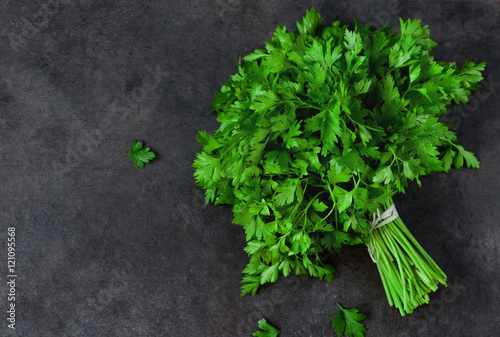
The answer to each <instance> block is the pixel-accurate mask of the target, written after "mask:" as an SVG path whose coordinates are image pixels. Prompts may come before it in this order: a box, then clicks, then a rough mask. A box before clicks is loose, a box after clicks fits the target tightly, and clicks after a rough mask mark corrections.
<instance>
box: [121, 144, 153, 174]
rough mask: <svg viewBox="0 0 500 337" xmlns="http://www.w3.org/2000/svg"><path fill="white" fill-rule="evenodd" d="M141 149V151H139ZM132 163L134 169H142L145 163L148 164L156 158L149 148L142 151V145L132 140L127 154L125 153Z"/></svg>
mask: <svg viewBox="0 0 500 337" xmlns="http://www.w3.org/2000/svg"><path fill="white" fill-rule="evenodd" d="M141 149H142V150H141ZM125 155H126V156H129V157H130V158H132V160H133V161H134V164H135V166H136V167H144V164H145V163H149V162H150V161H151V160H153V159H154V158H155V157H156V154H155V153H154V152H153V151H151V150H150V148H149V147H147V148H145V149H143V148H142V143H141V142H138V141H136V140H134V142H133V143H132V148H131V149H130V152H129V153H125Z"/></svg>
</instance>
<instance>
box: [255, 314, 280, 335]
mask: <svg viewBox="0 0 500 337" xmlns="http://www.w3.org/2000/svg"><path fill="white" fill-rule="evenodd" d="M259 329H261V330H264V331H256V332H254V333H253V334H252V336H254V337H277V336H278V335H279V334H280V332H281V331H280V330H278V329H276V328H275V327H274V326H272V325H271V324H269V323H268V322H267V321H266V319H265V318H262V319H260V320H259Z"/></svg>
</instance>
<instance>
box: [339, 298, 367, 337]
mask: <svg viewBox="0 0 500 337" xmlns="http://www.w3.org/2000/svg"><path fill="white" fill-rule="evenodd" d="M337 306H338V307H339V312H338V314H337V316H335V317H334V318H333V319H332V327H333V328H335V332H336V333H337V336H338V337H342V336H343V335H344V334H346V335H347V336H350V337H364V336H365V331H366V328H365V326H364V324H363V323H361V321H362V320H364V319H365V318H366V315H363V314H362V313H360V312H359V311H358V310H356V309H354V308H353V309H344V308H342V306H341V305H340V304H339V303H337Z"/></svg>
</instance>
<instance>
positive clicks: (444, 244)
mask: <svg viewBox="0 0 500 337" xmlns="http://www.w3.org/2000/svg"><path fill="white" fill-rule="evenodd" d="M311 6H314V7H315V8H316V9H317V10H318V11H319V12H320V14H321V15H322V17H323V19H324V22H325V23H327V24H328V23H331V22H332V21H333V20H338V19H340V20H341V21H342V23H343V24H352V23H353V19H354V18H358V19H359V20H361V22H362V23H363V24H371V25H374V26H376V27H381V26H382V25H385V24H393V25H395V26H396V27H397V26H398V25H399V21H398V19H399V17H402V18H404V19H406V18H421V19H422V20H423V22H424V23H425V24H427V25H429V27H430V29H431V35H432V36H433V38H434V39H435V40H436V41H437V42H438V43H439V45H438V47H437V48H436V49H435V50H434V51H433V54H432V55H434V56H435V57H436V59H437V60H445V61H455V62H457V63H458V64H460V65H461V64H463V62H464V61H465V60H471V61H474V62H482V61H486V62H487V68H486V71H485V73H484V75H485V81H484V82H483V86H482V87H481V89H479V90H478V91H477V92H476V93H475V94H474V96H473V98H472V101H471V103H470V104H469V105H468V106H461V107H452V108H451V109H450V112H449V114H448V115H447V116H446V117H445V118H444V120H446V121H448V122H453V123H454V128H453V129H454V130H455V131H456V132H457V133H458V136H459V143H460V144H463V145H464V146H465V148H466V149H468V150H470V151H473V152H474V153H476V154H477V156H478V158H479V160H480V161H481V164H482V166H481V169H480V170H469V169H461V170H452V171H450V172H449V173H448V174H446V175H445V174H435V175H433V176H431V177H426V178H423V179H422V187H421V188H418V187H417V186H416V185H415V184H412V185H411V186H410V188H409V189H408V190H407V193H406V194H405V195H402V196H398V197H397V199H396V202H397V207H398V211H399V213H400V215H401V217H402V218H403V220H404V221H405V223H406V224H407V226H408V227H409V229H410V230H411V231H412V232H413V233H414V235H415V237H416V238H417V239H418V240H419V242H420V243H421V244H422V246H423V247H424V248H425V249H426V250H427V252H428V253H429V254H430V255H431V256H432V257H433V258H434V260H435V261H436V262H437V263H438V265H440V266H441V267H442V269H443V270H444V271H445V272H446V274H447V275H448V278H449V288H448V290H445V288H443V287H441V288H440V289H439V291H438V292H437V293H434V294H432V295H431V303H430V305H427V306H423V307H421V308H419V309H418V310H416V312H415V313H413V314H412V315H409V316H407V317H401V316H400V314H399V313H398V311H397V310H396V309H394V308H392V307H389V306H388V304H387V300H386V298H385V294H384V290H383V287H382V284H381V281H380V278H379V275H378V272H377V269H376V266H375V265H374V264H373V263H372V261H371V260H370V258H369V256H368V254H367V252H366V248H365V247H364V246H362V245H360V246H356V247H349V248H345V249H343V251H342V253H341V255H340V256H338V257H335V263H336V267H337V269H338V273H337V277H336V279H335V280H334V282H333V283H332V284H328V283H326V282H324V281H319V280H316V279H313V278H309V277H305V276H304V277H296V276H290V277H288V278H280V279H279V280H278V282H276V283H275V284H273V285H270V286H264V287H262V288H261V290H260V291H259V293H258V294H257V296H255V297H253V298H252V297H250V296H247V297H243V298H240V296H239V293H240V284H239V281H240V279H241V277H242V274H241V271H242V270H243V268H244V267H245V265H246V263H247V260H248V257H247V256H246V254H245V252H244V251H243V247H244V245H245V238H244V234H243V230H242V228H240V227H237V226H236V225H234V224H232V223H231V221H232V217H233V215H232V212H231V208H230V207H224V206H217V207H215V206H212V205H205V203H204V196H203V191H202V190H201V189H200V188H199V187H197V186H196V185H195V183H194V179H193V178H192V175H193V168H192V167H191V164H192V161H193V160H194V158H195V153H196V152H197V151H200V147H199V145H198V144H197V143H196V134H197V132H198V131H199V130H207V131H209V132H213V131H214V130H216V129H217V127H218V123H217V122H216V120H215V116H214V115H209V114H207V112H208V111H209V110H210V109H211V101H212V99H213V96H214V93H215V91H216V90H218V89H219V88H220V87H221V85H222V84H223V83H224V82H225V81H226V80H227V79H228V78H229V76H230V75H231V74H232V73H234V72H235V71H236V61H237V60H238V58H239V57H242V56H244V55H246V54H247V53H249V52H251V51H253V50H254V49H256V48H262V47H263V42H264V41H265V40H268V39H270V37H271V35H272V33H273V32H274V30H275V28H276V26H277V25H278V24H279V25H282V26H286V27H288V28H289V29H294V26H295V22H296V21H298V20H301V19H302V17H303V16H304V15H305V12H306V9H308V8H310V7H311ZM499 13H500V4H499V3H493V2H458V1H394V0H390V1H383V0H380V1H379V0H372V1H368V0H367V1H277V0H272V1H269V0H267V1H259V0H256V1H239V0H215V1H202V0H198V1H163V2H160V1H131V0H117V1H91V0H74V1H69V0H48V1H41V0H35V1H9V0H4V1H3V2H2V3H1V4H0V134H1V142H0V193H1V196H0V247H1V249H0V263H1V266H2V267H1V268H0V270H1V271H2V274H3V275H4V276H1V275H0V312H3V314H0V322H1V323H0V335H1V336H10V335H13V336H29V337H32V336H189V337H190V336H217V337H220V336H251V334H252V332H254V331H255V330H256V329H257V320H258V319H260V318H262V317H266V318H267V319H268V320H269V321H270V322H271V323H272V324H273V325H275V326H277V327H278V328H280V329H281V330H282V334H281V336H283V337H290V336H301V337H302V336H315V337H316V336H333V335H334V332H333V329H332V328H331V318H332V317H333V316H335V314H336V313H337V307H336V305H335V303H336V302H340V303H341V304H342V305H343V306H344V307H347V308H351V307H355V308H357V309H359V310H360V311H361V312H363V313H365V314H366V315H367V316H368V318H367V319H366V321H365V324H366V327H367V332H366V335H367V336H496V335H498V331H499V328H500V319H499V315H498V309H500V305H499V304H500V300H499V298H500V297H499V295H500V289H499V282H498V279H499V277H500V274H499V270H500V259H499V257H498V254H499V246H500V244H499V242H500V230H499V227H498V220H499V218H500V217H499V215H500V213H499V207H498V204H499V193H498V190H499V187H500V186H499V185H500V184H499V175H498V164H499V159H498V157H499V142H498V135H499V127H500V124H499V117H498V116H499V114H498V109H499V103H500V99H499V97H500V95H499V93H500V65H499V62H500V52H499V42H500V24H499V22H500V16H499ZM133 140H142V141H144V142H145V145H146V146H150V147H151V148H152V149H153V150H154V151H155V152H156V153H158V158H157V159H155V160H154V161H153V162H152V163H151V164H148V165H147V166H146V168H144V169H137V168H135V167H134V165H133V163H132V161H131V160H130V159H129V158H127V157H125V156H123V153H125V152H128V151H129V148H130V145H131V144H132V141H133ZM9 226H15V228H16V233H17V235H16V239H17V268H16V272H17V275H18V277H17V288H16V291H17V292H16V295H17V298H16V308H17V312H16V314H17V317H16V318H17V324H16V330H15V331H12V330H11V329H8V328H7V320H6V318H7V314H6V310H7V309H8V302H7V291H8V288H7V285H6V281H5V282H4V281H1V280H2V279H4V277H5V280H6V275H7V263H6V260H7V228H8V227H9Z"/></svg>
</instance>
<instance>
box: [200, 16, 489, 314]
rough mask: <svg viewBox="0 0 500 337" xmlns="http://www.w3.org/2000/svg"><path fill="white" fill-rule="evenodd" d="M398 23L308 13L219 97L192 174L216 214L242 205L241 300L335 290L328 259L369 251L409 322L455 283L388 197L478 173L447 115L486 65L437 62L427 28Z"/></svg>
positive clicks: (247, 61)
mask: <svg viewBox="0 0 500 337" xmlns="http://www.w3.org/2000/svg"><path fill="white" fill-rule="evenodd" d="M400 25H401V33H400V34H397V33H394V32H393V31H392V26H390V25H387V26H384V27H382V28H380V29H374V28H372V27H370V26H362V25H361V23H360V22H359V21H357V20H355V22H354V27H349V26H345V25H341V24H340V22H339V21H335V22H333V23H332V24H331V25H329V26H325V25H323V24H322V19H321V17H320V15H319V14H318V13H317V12H316V11H315V10H314V9H311V10H309V11H308V12H307V15H306V17H305V18H304V20H303V21H302V22H300V23H298V24H297V29H296V30H295V31H294V32H289V31H287V29H286V27H281V26H278V27H277V29H276V32H275V33H274V35H273V37H272V38H271V41H267V42H265V48H263V49H258V50H255V51H254V52H253V53H251V54H249V55H247V56H245V57H244V58H243V60H244V61H243V62H241V63H238V72H237V73H235V74H234V75H232V76H231V78H230V79H229V80H228V81H227V83H225V84H224V85H223V86H222V89H221V90H220V92H217V93H216V95H215V99H214V101H213V107H214V109H213V111H215V112H217V113H218V118H217V120H218V121H219V122H220V127H219V129H218V130H217V131H215V133H214V134H213V135H210V134H208V133H207V132H205V131H201V132H200V133H199V135H198V142H199V143H200V144H201V145H202V146H203V152H201V153H198V154H197V158H196V160H195V161H194V164H193V166H194V168H195V178H196V182H197V183H198V184H199V185H200V186H201V187H203V188H204V189H206V200H207V202H213V203H214V204H230V205H233V212H234V221H233V222H234V223H235V224H238V225H240V226H242V227H243V229H244V231H245V235H246V241H247V246H246V248H245V251H246V252H247V253H248V255H249V257H250V262H249V264H248V265H247V266H246V268H245V269H244V271H243V273H244V277H243V280H242V283H243V286H242V295H245V294H253V295H254V294H255V293H256V292H257V290H258V288H259V287H260V286H261V285H263V284H265V283H270V282H275V281H276V280H277V279H278V277H279V275H284V276H288V275H289V274H291V273H295V274H307V275H310V276H313V277H318V278H320V279H323V280H326V281H328V282H331V281H332V279H333V277H334V273H335V268H334V267H333V266H332V265H331V264H330V263H328V262H327V261H326V260H325V258H324V256H325V252H328V251H331V250H335V251H337V252H339V251H340V249H341V247H342V246H343V245H354V244H359V243H363V244H365V245H366V246H367V247H368V250H369V254H370V256H371V258H372V259H373V261H374V262H375V263H376V264H377V268H378V270H379V273H380V276H381V279H382V283H383V286H384V289H385V291H386V294H387V299H388V302H389V304H390V305H394V306H396V307H397V308H398V309H399V311H400V313H401V315H405V314H407V313H411V312H412V311H413V309H415V308H416V307H417V306H419V305H421V304H423V303H428V302H429V296H428V293H429V292H431V291H435V290H436V289H437V287H438V285H439V284H444V285H446V275H445V274H444V273H443V271H442V270H441V269H440V268H439V267H438V266H437V265H436V263H435V262H434V261H433V260H432V259H431V258H430V257H429V255H428V254H427V253H426V252H425V251H424V250H423V249H422V247H421V246H420V245H419V244H418V242H417V241H416V240H415V238H414V237H413V236H412V235H411V233H410V232H409V231H408V229H407V228H406V226H405V225H404V224H403V222H402V221H401V218H400V217H399V215H398V213H397V211H396V209H395V206H394V203H393V200H392V197H393V196H394V195H395V194H396V193H404V192H405V188H406V187H407V186H408V181H416V182H417V183H418V184H419V185H420V178H421V177H422V176H426V175H430V174H432V173H434V172H446V171H448V170H450V168H451V167H452V166H453V167H456V168H460V167H462V166H463V165H464V164H465V165H466V166H467V167H470V168H478V167H479V161H478V160H477V159H476V158H475V157H474V155H473V154H472V153H471V152H469V151H467V150H465V149H464V148H463V147H462V146H461V145H458V144H456V143H455V142H456V140H457V136H456V134H455V133H454V132H452V131H450V125H449V124H443V123H441V122H440V121H439V117H440V116H441V115H443V114H444V113H445V112H446V107H447V106H448V105H450V104H452V103H455V104H461V103H466V102H468V97H469V95H470V94H471V91H473V90H475V89H476V88H478V86H479V82H480V81H481V80H482V78H483V77H482V75H481V72H482V71H483V69H484V66H485V64H484V63H480V64H474V63H473V62H466V63H465V64H464V65H463V66H462V67H460V66H458V65H456V64H455V63H453V62H443V61H436V60H434V58H433V57H432V56H430V54H429V53H430V51H431V50H432V48H434V47H435V46H436V43H435V42H434V41H433V40H432V39H431V37H430V34H429V29H428V27H427V26H422V25H421V22H420V20H410V19H408V20H406V21H403V20H400Z"/></svg>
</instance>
